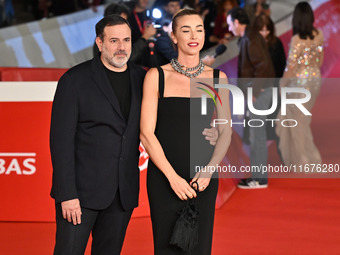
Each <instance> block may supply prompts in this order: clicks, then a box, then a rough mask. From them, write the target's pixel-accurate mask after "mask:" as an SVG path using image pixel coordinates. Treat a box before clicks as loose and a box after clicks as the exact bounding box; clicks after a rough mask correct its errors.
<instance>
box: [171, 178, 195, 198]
mask: <svg viewBox="0 0 340 255" xmlns="http://www.w3.org/2000/svg"><path fill="white" fill-rule="evenodd" d="M169 182H170V186H171V188H172V189H173V191H174V192H175V193H176V195H177V196H178V197H179V198H180V199H181V200H187V199H188V198H194V197H196V196H197V195H196V192H195V190H194V189H193V188H192V187H191V186H190V185H189V183H187V181H186V180H184V179H183V178H182V177H180V176H179V175H178V174H175V175H174V176H172V177H170V178H169Z"/></svg>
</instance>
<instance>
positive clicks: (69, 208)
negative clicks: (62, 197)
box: [61, 198, 81, 225]
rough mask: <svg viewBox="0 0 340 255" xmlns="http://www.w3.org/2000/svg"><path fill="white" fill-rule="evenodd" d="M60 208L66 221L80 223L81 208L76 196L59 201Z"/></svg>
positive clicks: (74, 223)
mask: <svg viewBox="0 0 340 255" xmlns="http://www.w3.org/2000/svg"><path fill="white" fill-rule="evenodd" d="M61 210H62V213H63V218H64V219H67V220H68V222H73V225H77V224H80V223H81V208H80V202H79V199H78V198H75V199H72V200H67V201H64V202H61Z"/></svg>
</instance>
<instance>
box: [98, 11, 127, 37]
mask: <svg viewBox="0 0 340 255" xmlns="http://www.w3.org/2000/svg"><path fill="white" fill-rule="evenodd" d="M123 24H126V25H128V26H129V28H130V29H131V26H130V24H129V22H128V21H127V20H126V19H123V18H122V17H120V16H118V15H109V16H106V17H104V18H102V19H101V20H100V21H99V22H98V23H97V24H96V36H97V37H99V38H100V40H102V41H103V39H104V29H105V27H107V26H116V25H123Z"/></svg>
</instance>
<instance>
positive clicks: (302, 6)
mask: <svg viewBox="0 0 340 255" xmlns="http://www.w3.org/2000/svg"><path fill="white" fill-rule="evenodd" d="M313 23H314V14H313V10H312V7H311V6H310V5H309V3H307V2H300V3H298V4H297V5H296V6H295V10H294V13H293V35H296V34H298V35H299V37H300V38H301V39H305V40H306V39H307V37H309V38H310V39H312V40H313V39H314V34H313V32H314V31H317V30H316V28H315V27H314V26H313Z"/></svg>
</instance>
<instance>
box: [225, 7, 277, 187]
mask: <svg viewBox="0 0 340 255" xmlns="http://www.w3.org/2000/svg"><path fill="white" fill-rule="evenodd" d="M227 23H228V25H229V29H230V31H232V33H233V34H234V35H235V36H240V37H241V38H240V40H239V47H240V53H239V56H238V68H237V71H238V78H241V80H240V81H239V86H240V87H241V89H242V90H243V93H244V95H245V96H246V98H247V87H248V86H251V87H252V90H253V105H254V108H255V109H257V110H267V109H269V107H270V102H271V100H272V86H273V84H272V83H271V82H263V80H261V81H259V80H258V79H257V78H274V77H275V71H274V67H273V63H272V61H271V57H270V54H269V50H268V46H267V44H266V42H265V40H264V39H263V37H262V36H261V35H260V34H259V33H258V32H257V31H252V30H251V29H250V28H249V19H248V16H247V13H246V12H245V10H244V9H242V8H239V7H237V8H233V9H231V10H230V11H229V12H228V16H227ZM242 78H252V80H251V84H250V85H249V84H248V83H246V84H245V83H244V80H242ZM248 80H249V79H248ZM249 119H250V120H251V119H260V120H262V121H263V122H265V119H266V116H264V115H256V114H253V113H250V116H249ZM249 140H250V164H251V166H258V167H259V166H261V165H262V166H266V165H267V157H268V150H267V131H266V126H265V125H263V126H261V127H254V126H250V127H249ZM267 186H268V173H263V172H253V173H252V176H251V177H250V178H248V179H243V180H241V181H240V183H239V184H238V187H239V188H246V189H251V188H254V189H258V188H266V187H267Z"/></svg>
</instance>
